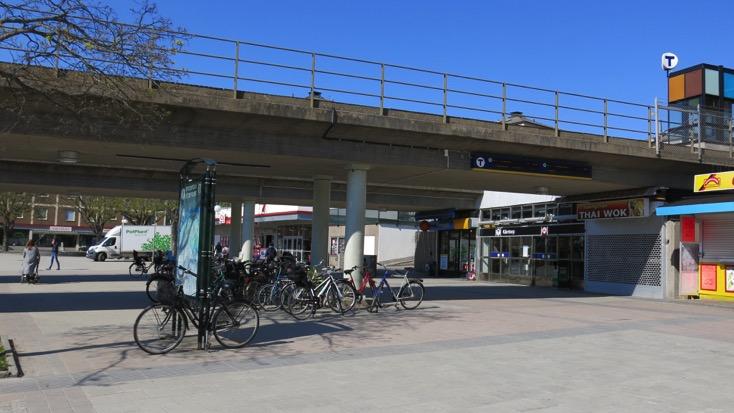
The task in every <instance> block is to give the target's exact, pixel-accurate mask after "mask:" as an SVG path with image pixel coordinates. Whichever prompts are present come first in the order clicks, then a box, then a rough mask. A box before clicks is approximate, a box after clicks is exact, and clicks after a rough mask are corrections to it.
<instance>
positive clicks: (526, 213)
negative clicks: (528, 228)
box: [522, 205, 533, 218]
mask: <svg viewBox="0 0 734 413" xmlns="http://www.w3.org/2000/svg"><path fill="white" fill-rule="evenodd" d="M522 217H523V218H532V217H533V206H532V205H524V206H523V207H522Z"/></svg>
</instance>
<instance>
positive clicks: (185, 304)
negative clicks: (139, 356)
mask: <svg viewBox="0 0 734 413" xmlns="http://www.w3.org/2000/svg"><path fill="white" fill-rule="evenodd" d="M178 268H179V269H181V270H182V271H184V272H186V273H187V274H191V275H193V276H196V274H195V273H193V272H191V271H190V270H188V269H186V268H184V267H178ZM233 287H234V286H233V284H232V282H231V281H229V280H227V279H226V278H225V277H224V276H223V275H221V274H220V275H219V276H218V277H217V278H216V279H215V280H214V282H212V285H211V286H210V288H209V289H208V290H209V293H210V295H211V297H212V306H211V311H202V310H203V309H202V308H200V307H198V302H197V301H193V300H191V299H190V298H188V297H186V296H184V295H183V293H182V289H181V288H180V287H179V288H178V289H177V291H175V292H169V294H168V295H169V297H163V296H161V297H159V299H161V302H160V303H157V304H153V305H151V306H149V307H148V308H146V309H144V310H143V311H142V312H141V313H140V315H138V318H137V319H136V320H135V325H134V326H133V337H134V339H135V343H136V344H137V345H138V347H140V349H141V350H143V351H145V352H146V353H149V354H165V353H168V352H169V351H171V350H173V349H175V348H176V347H177V346H178V345H179V344H181V341H183V339H184V336H185V335H186V330H188V328H189V323H191V324H192V325H193V326H194V327H195V328H199V325H200V323H205V325H206V331H207V334H213V335H214V338H215V339H216V340H217V341H218V342H219V344H220V345H221V346H222V347H224V348H242V347H244V346H246V345H247V343H249V342H250V341H251V340H252V339H253V338H254V337H255V335H256V334H257V330H258V328H259V326H260V316H259V314H258V312H257V309H256V308H255V307H253V306H252V305H251V304H250V303H249V302H247V301H245V300H243V299H239V298H234V294H233V292H232V288H233ZM204 316H206V317H207V318H206V319H202V317H204ZM206 343H207V347H208V345H209V343H210V341H209V339H208V338H207V340H206Z"/></svg>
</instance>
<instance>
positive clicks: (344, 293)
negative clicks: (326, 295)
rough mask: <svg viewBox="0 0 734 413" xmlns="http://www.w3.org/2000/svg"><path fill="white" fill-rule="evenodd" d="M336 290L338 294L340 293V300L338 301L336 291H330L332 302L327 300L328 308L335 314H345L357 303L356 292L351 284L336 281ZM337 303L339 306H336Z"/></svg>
mask: <svg viewBox="0 0 734 413" xmlns="http://www.w3.org/2000/svg"><path fill="white" fill-rule="evenodd" d="M336 288H338V289H339V293H341V300H340V299H339V295H338V294H337V291H336V290H334V289H332V290H331V291H332V292H333V293H334V295H333V300H332V299H331V298H330V299H329V307H331V309H332V310H334V311H336V312H337V313H341V314H345V313H346V312H348V311H349V310H351V309H352V308H354V305H355V304H356V303H357V290H355V289H354V287H353V286H352V284H350V283H348V282H346V281H337V283H336ZM337 301H338V302H339V303H340V304H341V305H336V304H337Z"/></svg>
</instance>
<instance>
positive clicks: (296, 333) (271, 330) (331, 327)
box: [250, 320, 353, 347]
mask: <svg viewBox="0 0 734 413" xmlns="http://www.w3.org/2000/svg"><path fill="white" fill-rule="evenodd" d="M352 330H353V329H352V327H350V326H348V325H347V324H344V323H336V322H330V323H326V322H323V321H320V320H310V321H300V322H293V323H281V324H266V325H260V328H259V329H258V331H257V336H256V337H255V343H254V344H253V345H251V346H250V347H256V346H265V345H270V344H284V343H286V342H287V340H289V339H295V338H298V337H305V336H313V335H320V334H333V333H341V332H346V331H352Z"/></svg>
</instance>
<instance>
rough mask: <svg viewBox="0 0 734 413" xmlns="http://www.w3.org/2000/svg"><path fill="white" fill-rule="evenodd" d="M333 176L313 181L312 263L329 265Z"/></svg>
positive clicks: (316, 178) (321, 177) (317, 178)
mask: <svg viewBox="0 0 734 413" xmlns="http://www.w3.org/2000/svg"><path fill="white" fill-rule="evenodd" d="M330 206H331V177H329V176H317V177H315V178H314V181H313V213H312V214H311V264H313V265H317V264H319V263H320V262H322V260H323V263H322V265H329V207H330Z"/></svg>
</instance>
